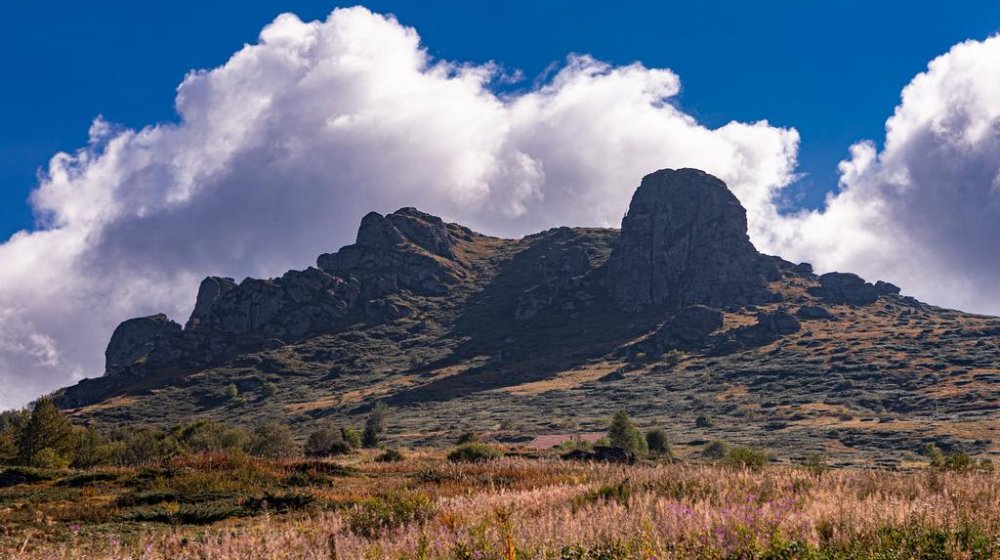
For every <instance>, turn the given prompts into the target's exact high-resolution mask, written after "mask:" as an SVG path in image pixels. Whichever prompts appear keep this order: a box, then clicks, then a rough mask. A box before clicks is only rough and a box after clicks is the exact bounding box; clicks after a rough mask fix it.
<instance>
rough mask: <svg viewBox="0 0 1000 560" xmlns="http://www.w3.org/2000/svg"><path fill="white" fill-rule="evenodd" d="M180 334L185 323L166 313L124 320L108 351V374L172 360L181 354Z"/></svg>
mask: <svg viewBox="0 0 1000 560" xmlns="http://www.w3.org/2000/svg"><path fill="white" fill-rule="evenodd" d="M180 334H181V326H180V325H179V324H177V323H175V322H174V321H171V320H170V319H169V318H167V316H166V315H162V314H160V315H152V316H149V317H139V318H136V319H129V320H128V321H125V322H123V323H122V324H120V325H118V327H117V328H116V329H115V332H114V333H113V334H112V335H111V341H110V342H109V343H108V347H107V350H105V352H104V373H105V375H117V374H120V373H122V372H125V371H131V370H134V369H142V367H138V368H137V366H150V365H157V364H162V363H166V362H169V361H170V360H172V359H174V358H176V357H177V356H178V355H179V354H180V349H179V347H178V339H179V337H180Z"/></svg>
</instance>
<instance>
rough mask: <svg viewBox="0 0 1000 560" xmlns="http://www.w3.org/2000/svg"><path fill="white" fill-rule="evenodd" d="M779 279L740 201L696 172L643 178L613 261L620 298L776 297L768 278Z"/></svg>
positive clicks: (611, 273) (643, 302)
mask: <svg viewBox="0 0 1000 560" xmlns="http://www.w3.org/2000/svg"><path fill="white" fill-rule="evenodd" d="M777 276H778V271H777V266H776V265H775V264H774V262H772V261H771V260H769V259H765V258H764V257H763V256H762V255H760V253H758V252H757V250H756V249H755V248H754V246H753V244H751V243H750V238H749V237H748V235H747V220H746V210H744V209H743V206H741V205H740V202H739V200H737V198H736V197H735V196H734V195H733V193H731V192H730V191H729V189H728V188H727V187H726V185H725V183H723V182H722V181H721V180H719V179H717V178H715V177H713V176H711V175H709V174H707V173H705V172H703V171H698V170H695V169H678V170H676V171H675V170H672V169H663V170H660V171H657V172H655V173H652V174H650V175H647V176H646V177H644V178H643V179H642V184H640V185H639V188H638V190H636V192H635V194H634V195H633V197H632V202H631V204H630V205H629V210H628V213H627V214H626V215H625V218H624V219H623V220H622V230H621V236H620V237H619V239H618V243H617V245H616V246H615V249H614V252H613V253H612V255H611V258H610V260H609V261H608V284H609V288H610V290H611V294H612V297H613V298H614V300H615V302H616V303H617V304H618V306H619V307H621V308H622V309H626V310H636V309H641V308H645V307H649V306H656V307H663V308H666V309H668V310H679V309H682V308H684V307H685V306H688V305H692V304H703V305H710V306H713V307H725V306H727V305H732V304H748V303H762V302H766V301H770V300H771V299H772V298H773V294H771V293H770V292H769V291H768V289H767V282H768V278H775V277H777Z"/></svg>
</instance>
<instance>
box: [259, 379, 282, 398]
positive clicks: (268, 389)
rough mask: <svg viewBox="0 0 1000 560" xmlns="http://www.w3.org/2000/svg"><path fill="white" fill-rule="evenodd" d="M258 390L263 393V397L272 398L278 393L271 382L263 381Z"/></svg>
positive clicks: (276, 387)
mask: <svg viewBox="0 0 1000 560" xmlns="http://www.w3.org/2000/svg"><path fill="white" fill-rule="evenodd" d="M260 389H261V392H262V393H264V396H265V397H271V396H274V394H275V393H277V392H278V386H277V385H275V384H274V383H273V382H271V381H265V382H264V384H263V385H261V388H260Z"/></svg>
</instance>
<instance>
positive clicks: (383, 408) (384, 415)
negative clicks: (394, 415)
mask: <svg viewBox="0 0 1000 560" xmlns="http://www.w3.org/2000/svg"><path fill="white" fill-rule="evenodd" d="M388 419H389V407H388V406H387V405H386V404H385V403H384V402H382V401H379V402H377V403H375V406H373V407H372V411H371V412H369V413H368V419H367V420H365V431H364V433H363V434H362V435H361V444H362V445H364V446H365V447H369V448H370V447H378V444H379V443H380V442H381V441H382V432H384V431H385V424H386V421H387V420H388Z"/></svg>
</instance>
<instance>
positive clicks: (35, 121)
mask: <svg viewBox="0 0 1000 560" xmlns="http://www.w3.org/2000/svg"><path fill="white" fill-rule="evenodd" d="M337 5H351V4H349V3H348V4H331V3H330V2H313V1H291V2H288V1H286V2H263V1H254V0H246V1H241V2H238V3H232V2H204V1H199V2H192V1H186V0H173V1H171V2H134V1H102V2H16V3H9V4H8V5H7V6H5V7H4V15H3V17H2V18H0V42H2V43H0V67H2V68H3V74H4V76H5V79H4V81H5V83H6V87H3V88H2V89H0V201H2V204H0V236H2V237H6V236H7V235H9V234H11V233H13V232H14V231H17V230H19V229H23V228H29V227H31V225H32V215H31V210H30V208H29V206H28V205H27V203H26V200H27V197H28V194H29V192H30V191H31V189H32V188H33V187H34V186H35V185H36V183H37V181H36V178H35V174H36V170H37V169H38V167H39V166H42V165H44V164H45V163H46V162H47V161H48V159H49V158H50V157H51V156H52V155H53V154H54V153H55V152H57V151H59V150H73V149H76V148H77V147H79V146H82V145H83V144H85V143H86V138H87V129H88V127H89V125H90V122H91V120H92V119H93V118H94V117H95V116H97V115H98V114H103V115H104V116H105V118H106V119H107V120H109V121H111V122H115V123H121V124H124V125H126V126H129V127H135V128H138V127H142V126H144V125H146V124H151V123H155V122H160V121H169V120H175V119H176V115H175V113H174V109H173V101H174V95H175V89H176V87H177V85H178V84H179V83H180V81H181V79H182V78H183V76H184V75H185V73H186V72H187V71H189V70H191V69H197V68H210V67H215V66H218V65H220V64H222V63H224V62H225V61H226V59H227V58H228V57H229V56H230V55H231V54H232V53H233V52H234V51H236V50H237V49H238V48H239V47H240V46H241V45H242V44H243V43H247V42H254V41H255V40H256V37H257V34H258V33H259V31H260V29H261V27H262V26H263V25H265V24H266V23H268V22H269V21H271V20H272V19H273V18H274V16H275V15H276V14H277V13H280V12H283V11H292V12H295V13H297V14H298V15H299V16H300V17H301V18H302V19H304V20H310V19H322V18H323V17H325V16H326V15H327V14H328V13H329V12H330V10H331V9H332V8H333V7H335V6H337ZM365 5H366V6H367V7H369V8H371V9H372V10H374V11H377V12H383V13H385V12H391V13H394V14H396V15H397V17H398V18H399V19H400V21H401V23H403V24H405V25H408V26H413V27H416V28H417V30H418V31H419V32H420V34H421V37H422V39H423V42H424V44H425V45H426V46H428V47H429V49H430V51H431V53H432V54H433V55H435V56H438V57H443V58H446V59H450V60H458V61H469V62H477V63H478V62H485V61H487V60H494V61H496V62H498V63H500V64H502V65H503V66H504V67H506V68H509V69H520V70H521V71H523V72H524V75H525V76H526V78H527V80H526V82H525V83H522V84H520V86H527V85H530V83H531V79H532V78H534V77H536V76H538V75H539V74H541V73H542V72H543V71H544V70H545V69H546V68H547V67H548V66H549V65H550V64H553V63H559V62H561V61H562V60H563V59H564V57H565V55H566V54H567V53H570V52H577V53H590V54H593V55H594V56H595V57H596V58H599V59H601V60H605V61H609V62H612V63H616V64H626V63H630V62H633V61H637V60H638V61H642V62H643V63H644V64H645V65H647V66H650V67H665V68H670V69H672V70H674V71H675V72H676V73H677V74H679V76H680V78H681V80H682V85H683V91H682V93H681V95H680V96H679V97H678V98H677V99H678V100H679V102H680V103H681V104H682V106H683V108H684V109H685V111H686V112H688V113H690V114H692V115H693V116H695V117H697V118H698V119H699V120H701V121H702V122H704V123H705V124H707V125H709V126H718V125H721V124H724V123H725V122H727V121H729V120H740V121H754V120H758V119H764V118H766V119H769V120H770V122H771V123H772V124H775V125H779V126H786V127H795V128H796V129H798V131H799V132H800V134H801V138H802V144H801V149H800V154H799V171H800V172H803V173H805V174H807V176H806V177H805V178H804V179H802V180H801V181H800V182H799V184H798V185H796V187H797V190H796V191H794V193H793V198H796V197H801V198H800V203H801V204H803V205H806V206H814V205H817V204H821V203H822V200H823V195H824V193H825V192H826V191H828V190H830V189H831V188H835V186H836V181H837V176H836V164H837V162H838V161H840V160H841V159H844V158H845V157H846V156H847V148H848V146H849V145H850V144H851V143H853V142H855V141H857V140H860V139H864V138H872V139H875V140H878V139H879V138H881V137H882V135H883V127H884V123H885V120H886V118H888V117H889V116H890V115H891V114H892V110H893V108H894V107H895V105H896V104H897V103H898V100H899V95H900V90H901V88H902V87H903V86H904V85H905V84H906V83H907V82H908V81H909V80H910V79H911V78H912V77H913V75H914V74H916V73H917V72H920V71H921V70H923V69H924V68H925V66H926V64H927V62H928V61H929V60H930V59H932V58H933V57H934V56H936V55H939V54H942V53H944V52H945V51H946V50H947V49H948V48H949V47H950V46H951V45H953V44H955V43H958V42H959V41H962V40H964V39H983V38H985V37H986V36H988V35H990V34H991V33H994V32H996V30H997V29H998V26H1000V3H998V2H995V1H978V2H977V1H969V2H962V3H960V5H957V6H953V7H950V8H947V9H942V4H941V3H940V2H926V1H914V2H905V3H898V2H870V1H866V2H836V3H833V2H789V1H769V2H679V3H667V2H648V3H643V2H632V3H629V2H589V1H549V2H532V1H529V2H515V1H505V2H494V3H487V2H466V1H462V2H453V1H437V2H405V1H404V2H391V1H390V2H385V1H371V2H367V3H365ZM515 87H516V86H515Z"/></svg>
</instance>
